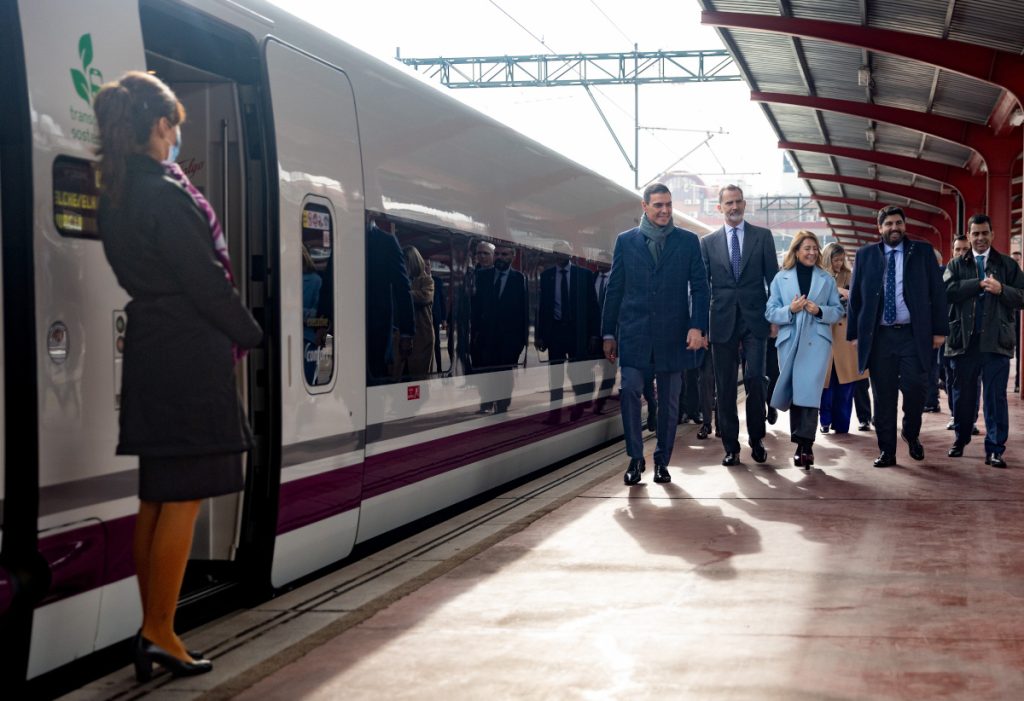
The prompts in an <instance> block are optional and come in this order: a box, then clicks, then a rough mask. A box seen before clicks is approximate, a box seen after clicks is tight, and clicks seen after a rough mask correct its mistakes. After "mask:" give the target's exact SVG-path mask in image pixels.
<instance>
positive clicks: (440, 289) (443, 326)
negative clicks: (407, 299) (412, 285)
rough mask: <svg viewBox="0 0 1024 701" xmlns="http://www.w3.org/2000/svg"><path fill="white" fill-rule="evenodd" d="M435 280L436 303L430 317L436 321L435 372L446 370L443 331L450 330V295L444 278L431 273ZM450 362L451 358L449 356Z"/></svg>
mask: <svg viewBox="0 0 1024 701" xmlns="http://www.w3.org/2000/svg"><path fill="white" fill-rule="evenodd" d="M430 277H431V279H432V280H433V281H434V304H433V306H432V307H431V309H430V319H431V321H433V323H434V372H438V373H440V372H444V365H443V364H442V363H441V335H442V334H441V332H442V331H444V332H447V330H448V297H447V295H445V292H444V279H443V278H442V277H441V276H440V275H431V276H430ZM448 362H449V363H451V359H450V358H449V361H448Z"/></svg>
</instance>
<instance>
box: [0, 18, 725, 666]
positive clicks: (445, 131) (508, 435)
mask: <svg viewBox="0 0 1024 701" xmlns="http://www.w3.org/2000/svg"><path fill="white" fill-rule="evenodd" d="M0 66H2V70H0V94H2V96H3V98H2V99H3V103H4V104H3V108H2V110H0V207H2V219H0V237H2V268H0V274H2V295H3V299H2V307H0V313H2V317H3V322H2V323H3V333H2V335H0V344H2V346H0V354H2V359H3V360H2V363H3V365H2V367H3V372H2V373H0V385H2V389H0V397H2V404H0V412H2V416H3V421H2V427H3V429H2V432H0V450H2V455H3V460H2V462H0V507H2V510H0V519H2V520H0V523H2V550H0V643H2V649H3V651H4V652H3V655H0V666H2V668H3V672H4V676H5V677H6V678H8V679H15V680H18V679H21V680H24V679H32V678H35V677H38V676H40V675H43V674H44V673H47V672H49V671H51V670H55V669H57V668H59V667H61V666H63V665H66V664H68V663H69V662H71V661H73V660H76V659H78V658H82V657H84V656H87V655H89V654H91V653H93V652H95V651H98V650H101V649H103V648H105V647H108V646H110V645H112V644H115V643H117V642H119V641H122V640H125V639H126V638H129V637H130V636H132V635H133V634H134V632H135V631H136V630H137V628H138V627H139V624H140V619H141V613H140V606H139V603H138V597H137V590H136V584H135V581H134V576H133V575H134V572H133V565H132V561H131V548H130V543H131V537H132V529H133V525H134V520H135V513H136V510H137V507H138V502H137V497H136V489H137V484H136V481H137V476H136V460H135V459H134V458H132V457H124V456H115V454H114V449H115V445H116V443H117V437H118V400H119V383H120V365H121V344H122V339H123V336H124V329H125V325H126V324H127V323H130V320H128V319H127V318H126V315H125V313H124V309H125V305H126V303H127V301H128V300H127V297H126V294H125V293H124V291H123V290H122V289H121V288H120V287H119V286H118V285H117V283H116V281H115V278H114V275H113V273H112V271H111V270H110V267H109V266H108V264H107V261H106V259H105V257H104V253H103V249H102V244H101V242H100V241H99V239H98V233H97V227H96V206H97V182H96V168H95V160H96V156H95V147H96V144H97V141H98V135H97V128H96V122H95V117H94V113H93V110H92V101H93V98H94V97H95V94H96V92H97V91H98V89H99V86H100V85H101V84H102V83H104V82H106V81H110V80H114V79H116V78H118V77H119V76H120V75H121V74H123V73H124V72H125V71H128V70H138V69H146V70H150V71H152V72H154V73H155V74H157V75H158V76H160V77H161V78H162V79H163V80H164V81H166V82H167V83H168V84H169V85H170V86H171V87H172V88H173V89H174V90H175V92H176V93H177V95H178V96H179V98H180V99H181V100H182V102H183V103H184V104H185V107H186V109H187V113H188V118H187V121H186V123H185V124H184V126H183V148H182V152H181V155H180V157H179V163H180V165H181V166H182V168H183V169H184V170H185V172H186V173H187V174H188V175H189V176H190V178H191V179H192V180H193V182H194V183H195V185H196V186H197V187H198V188H199V189H200V190H201V191H202V192H204V193H205V195H206V196H207V198H208V199H209V200H210V202H211V203H212V205H213V206H214V208H215V210H216V211H217V213H218V216H219V218H220V221H221V223H222V225H223V227H224V230H225V232H226V235H227V238H228V241H229V246H230V252H231V257H232V262H233V267H234V271H235V278H236V280H237V282H238V284H239V287H240V290H241V292H242V295H243V299H245V300H246V302H247V304H248V305H249V306H250V308H251V309H252V311H253V313H254V315H255V316H256V317H257V319H258V320H259V321H260V322H261V324H262V325H263V328H264V329H265V331H266V334H265V339H264V342H263V345H262V346H261V347H259V348H257V349H255V350H254V351H253V352H252V353H250V354H249V355H248V356H247V358H246V359H245V360H243V361H242V362H240V364H239V365H238V375H237V376H238V386H239V391H240V393H241V395H242V397H243V399H244V405H245V407H246V410H247V412H248V417H249V420H250V423H251V425H252V426H253V429H254V433H255V436H256V446H255V448H254V449H253V450H252V451H251V453H250V454H249V456H248V460H247V465H246V482H245V490H244V491H243V492H242V493H239V494H236V495H230V496H224V497H218V498H216V499H212V500H208V501H207V502H206V503H205V504H204V507H203V510H202V513H201V516H200V520H199V524H198V526H197V532H196V538H195V542H194V546H193V550H192V554H191V559H190V563H189V569H188V573H187V576H186V584H185V589H184V593H183V597H184V598H183V600H184V601H191V600H196V599H199V598H201V597H204V596H207V595H210V594H211V593H212V592H218V591H219V592H223V591H224V589H225V588H229V587H237V588H238V590H239V591H240V592H244V593H245V595H246V598H245V599H244V600H247V601H255V600H258V598H259V597H267V596H271V595H272V594H273V592H274V591H275V589H279V588H281V587H285V586H286V585H288V583H290V582H293V581H295V580H296V579H297V578H300V577H303V576H305V575H307V574H309V573H312V572H314V571H316V570H318V569H320V568H322V567H324V566H326V565H328V564H330V563H333V562H336V561H338V560H340V559H342V558H345V557H346V556H347V555H348V554H349V553H350V551H351V550H352V548H353V546H354V544H356V543H360V542H363V541H366V540H368V539H371V538H374V537H375V536H379V535H381V534H383V533H386V532H388V531H390V530H392V529H395V528H396V527H399V526H401V525H403V524H407V523H409V522H412V521H414V520H416V519H419V518H421V517H423V516H425V515H428V514H431V513H432V512H435V511H437V510H439V509H442V508H444V507H447V506H450V505H452V504H455V503H457V502H460V501H462V500H465V499H467V498H469V497H471V496H473V495H476V494H479V493H481V492H484V491H486V490H489V489H493V488H495V487H496V486H499V485H501V484H503V483H505V482H508V481H509V480H512V479H515V478H517V477H519V476H522V475H524V474H527V473H529V472H531V471H534V470H536V469H537V468H538V467H541V466H544V465H549V464H551V463H553V462H555V461H558V460H560V459H562V458H565V457H567V456H570V455H572V454H575V453H577V452H579V451H582V450H585V449H587V448H588V447H591V446H594V445H596V444H599V443H601V442H603V441H607V440H609V439H611V438H614V437H615V436H617V435H619V434H620V433H621V426H620V422H619V419H618V412H617V403H616V398H615V397H614V396H613V394H614V384H615V368H614V367H612V366H611V365H609V364H608V363H606V362H605V361H603V360H602V359H601V358H600V357H599V354H598V353H594V354H593V355H592V356H591V358H590V359H588V360H580V361H577V362H574V363H570V364H569V365H568V367H566V366H564V365H560V364H549V363H548V362H547V356H546V354H544V353H539V352H538V351H537V350H536V348H535V347H534V345H533V344H532V343H530V344H529V345H528V346H527V349H526V350H525V352H524V353H523V355H522V357H521V358H520V360H519V362H518V363H516V364H515V366H514V367H506V368H503V369H488V368H487V367H480V365H479V363H477V364H476V366H475V367H474V364H473V357H472V355H473V353H472V349H471V348H469V347H467V344H470V345H471V342H470V341H469V340H468V339H471V334H472V329H471V328H468V326H467V325H469V324H470V323H471V321H470V313H469V312H470V310H469V306H470V304H469V300H470V299H471V293H472V292H473V290H472V287H473V276H474V274H475V273H474V272H473V268H474V265H476V266H481V265H483V264H482V263H480V262H479V261H474V260H473V255H474V252H475V251H476V249H477V248H478V247H479V246H480V243H481V242H490V243H498V242H505V243H510V244H511V245H512V247H513V249H514V260H513V264H512V267H513V268H514V269H516V270H519V271H521V272H523V273H524V275H525V277H526V280H527V289H528V298H529V304H528V307H529V308H528V312H527V315H528V316H527V320H526V323H527V325H528V327H529V328H530V329H532V328H533V327H534V324H535V320H536V318H537V313H538V310H537V304H538V289H539V288H538V286H539V276H540V272H541V270H543V269H544V268H546V267H549V266H550V265H551V264H552V261H553V260H556V256H557V255H558V253H559V251H564V249H565V247H566V246H568V247H569V248H570V249H571V252H572V254H573V255H574V256H575V260H576V261H577V262H578V263H579V264H580V265H581V266H583V267H589V268H591V269H594V268H596V267H597V266H598V265H599V262H600V261H601V260H602V259H604V258H605V257H606V256H607V252H608V251H610V250H611V248H612V246H613V242H614V238H615V236H616V234H617V233H619V232H621V231H623V230H626V229H629V228H631V227H633V226H635V225H636V223H637V220H638V218H639V214H640V207H639V197H638V195H637V194H636V193H634V192H631V191H629V190H626V189H623V188H621V187H619V186H617V185H615V184H613V183H611V182H609V181H608V180H605V179H603V178H601V177H599V176H598V175H596V174H594V173H593V172H591V171H588V170H587V169H585V168H582V167H580V166H579V165H577V164H575V163H573V162H571V161H569V160H567V159H565V158H563V157H561V156H559V155H557V154H555V153H553V152H552V151H550V150H549V149H547V148H545V147H543V146H540V145H539V144H537V143H535V142H533V141H531V140H529V139H527V138H525V137H523V136H521V135H519V134H517V133H516V132H514V131H512V130H510V129H508V128H506V127H504V126H502V125H501V124H499V123H497V122H496V121H494V120H492V119H490V118H489V117H487V116H484V115H482V114H480V113H478V112H476V111H474V110H472V109H469V108H467V107H465V106H463V105H461V104H460V103H458V102H457V101H455V100H453V99H451V98H449V97H447V96H445V95H443V94H441V92H440V91H439V90H438V89H436V88H434V87H433V86H430V85H427V84H425V83H424V82H423V81H422V80H421V79H419V78H416V77H414V76H411V75H409V74H408V73H407V72H406V70H405V69H404V68H402V67H398V66H391V65H387V64H385V63H383V62H381V61H379V60H377V59H375V58H372V57H369V56H367V55H366V54H364V53H362V52H360V51H358V50H355V49H354V48H352V47H350V46H348V45H346V44H344V43H343V42H341V41H339V40H337V39H336V38H334V37H332V36H329V35H328V34H326V33H324V32H322V31H320V30H318V29H316V28H315V27H312V26H310V25H308V24H305V23H302V22H300V21H299V20H297V19H295V18H294V17H292V16H290V15H288V14H287V13H284V12H282V11H281V10H279V9H278V8H276V7H274V6H272V5H269V4H267V3H264V2H260V1H258V0H237V1H236V0H76V2H74V3H69V2H66V0H0ZM680 223H681V224H682V225H684V226H687V227H688V228H690V229H693V230H696V231H698V232H705V228H704V227H703V226H702V225H701V224H700V223H699V222H695V221H690V222H686V223H684V222H680ZM371 229H380V230H381V231H382V232H384V234H386V235H388V236H394V237H396V238H397V239H398V242H399V243H400V245H401V246H403V247H405V246H414V247H416V248H417V250H418V251H419V252H420V253H421V255H422V258H423V259H425V260H426V261H427V263H428V265H429V268H430V272H431V275H432V277H433V280H434V283H435V298H434V303H433V309H434V311H435V314H434V317H435V319H434V325H435V332H436V338H437V341H438V342H437V344H436V345H437V348H436V349H435V354H434V358H432V360H431V363H430V367H429V369H428V370H426V371H425V372H424V371H421V372H419V373H418V374H415V375H413V374H410V373H409V372H408V371H407V370H406V369H403V368H394V367H392V366H389V365H388V364H387V361H388V359H387V358H376V359H375V358H369V357H368V352H369V351H368V348H370V347H371V346H372V344H370V343H368V339H367V334H368V331H367V329H368V328H369V327H370V322H371V321H372V319H371V318H370V317H372V316H373V315H376V314H378V313H381V312H380V310H381V309H385V310H387V309H389V307H390V304H388V303H391V304H393V303H394V300H386V303H385V304H383V306H382V305H381V301H382V300H379V299H367V296H368V295H367V290H368V289H370V282H371V281H373V280H374V279H375V276H376V275H379V274H383V273H382V272H381V270H380V269H379V268H378V264H377V262H375V261H374V260H370V259H368V258H367V243H366V242H367V236H368V232H369V231H370V230H371ZM313 278H316V280H314V279H313ZM311 282H313V283H315V287H316V288H317V293H316V295H315V300H314V301H312V302H311V301H310V297H311V295H310V290H311V286H310V283H311ZM384 313H388V312H384ZM513 322H514V320H510V323H513ZM388 331H390V329H388ZM384 345H386V346H388V347H393V345H394V344H388V343H385V344H384ZM391 359H392V360H393V359H394V354H393V353H392V355H391ZM375 360H376V361H380V362H379V363H377V364H376V366H377V367H384V368H385V370H383V371H380V370H378V371H372V370H371V368H372V367H375V363H374V361H375ZM499 400H501V402H500V403H499V404H497V405H496V404H495V402H496V401H499ZM495 406H501V407H502V410H501V411H495V410H493V408H494V407H495ZM505 409H507V410H505Z"/></svg>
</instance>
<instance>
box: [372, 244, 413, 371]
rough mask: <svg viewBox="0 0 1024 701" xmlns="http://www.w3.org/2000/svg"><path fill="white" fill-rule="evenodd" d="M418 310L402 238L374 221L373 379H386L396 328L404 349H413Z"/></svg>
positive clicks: (392, 353)
mask: <svg viewBox="0 0 1024 701" xmlns="http://www.w3.org/2000/svg"><path fill="white" fill-rule="evenodd" d="M414 314H415V311H414V309H413V306H412V292H411V289H410V286H409V273H408V272H407V271H406V269H405V256H404V255H403V254H402V248H401V247H400V246H399V245H398V239H396V238H395V237H394V236H392V235H391V234H389V233H387V232H385V231H383V230H382V229H379V228H378V227H377V225H376V224H370V226H369V227H368V228H367V232H366V367H367V369H368V370H369V372H370V381H371V382H373V381H377V382H382V381H384V380H385V378H386V377H387V376H388V364H389V363H390V362H391V359H392V357H393V355H394V349H393V348H392V347H391V339H392V333H391V332H392V329H394V328H397V329H398V333H399V344H400V346H401V349H402V350H403V351H406V352H407V351H409V350H411V349H412V337H413V336H414V335H415V334H416V319H415V316H414Z"/></svg>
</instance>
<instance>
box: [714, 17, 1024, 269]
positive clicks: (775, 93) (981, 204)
mask: <svg viewBox="0 0 1024 701" xmlns="http://www.w3.org/2000/svg"><path fill="white" fill-rule="evenodd" d="M698 2H699V3H700V5H701V7H702V9H703V10H704V12H703V13H702V21H703V23H704V24H707V25H712V26H715V27H716V28H717V29H718V32H719V34H720V35H721V37H722V40H723V41H724V43H725V45H726V47H727V48H728V49H729V51H730V52H731V53H732V55H733V57H734V59H735V61H736V64H737V66H739V68H740V71H741V73H742V74H743V77H744V79H745V80H746V81H747V83H748V84H749V86H750V89H751V98H752V99H753V100H755V101H757V102H759V103H760V104H761V107H762V109H763V110H764V113H765V115H766V116H767V118H768V120H769V122H770V123H771V125H772V127H773V128H774V130H775V132H776V134H777V135H778V138H779V146H780V148H783V149H785V150H786V151H787V153H788V155H789V158H790V159H791V161H792V163H793V165H794V167H795V168H796V169H797V171H798V173H799V175H800V177H801V178H803V179H804V181H805V182H806V184H807V187H808V189H809V191H810V192H811V194H812V196H813V197H815V198H816V199H817V201H818V205H819V207H820V209H821V213H822V216H823V217H824V218H825V219H826V220H827V221H828V222H829V224H830V226H831V227H832V230H833V232H834V233H835V235H836V237H837V238H838V239H839V240H840V241H843V242H844V243H846V244H849V245H850V246H851V247H853V248H857V247H858V246H859V245H860V244H861V243H864V242H865V241H874V240H877V233H876V232H877V230H876V229H875V227H874V226H873V224H872V223H871V222H872V221H873V217H874V216H875V214H876V212H877V210H878V208H879V207H880V206H882V205H884V204H898V205H900V206H903V207H904V208H906V209H907V210H908V218H909V220H910V222H911V223H913V224H914V225H915V226H914V228H913V230H912V235H916V236H918V237H921V238H925V239H926V240H930V241H932V243H933V244H934V245H936V246H937V247H939V248H940V249H941V250H943V251H944V252H947V253H948V251H949V246H950V238H951V234H952V233H953V231H954V230H957V228H958V227H960V226H962V225H963V224H962V222H963V218H964V217H965V215H966V216H970V214H972V213H973V212H975V211H987V212H988V213H989V214H990V215H992V216H993V222H994V224H995V226H994V228H995V229H996V233H997V239H996V243H997V247H1001V248H1002V249H1003V250H1006V243H1008V237H1009V234H1008V233H1007V232H1008V231H1009V233H1012V234H1019V233H1020V231H1021V198H1020V194H1021V177H1020V175H1021V161H1020V157H1021V151H1022V147H1024V137H1022V130H1021V126H1020V125H1021V122H1022V121H1024V112H1022V111H1021V101H1022V100H1024V56H1022V54H1024V2H1022V1H1021V0H698ZM958 200H960V204H958ZM865 220H866V221H865ZM1000 230H1001V231H1000ZM1000 242H1002V243H1003V245H1002V246H999V243H1000Z"/></svg>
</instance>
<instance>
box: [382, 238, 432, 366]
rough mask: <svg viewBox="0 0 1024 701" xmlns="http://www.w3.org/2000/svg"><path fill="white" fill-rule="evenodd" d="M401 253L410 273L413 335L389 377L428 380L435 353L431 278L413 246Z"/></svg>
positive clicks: (399, 355)
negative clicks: (413, 319) (414, 330)
mask: <svg viewBox="0 0 1024 701" xmlns="http://www.w3.org/2000/svg"><path fill="white" fill-rule="evenodd" d="M402 253H403V254H404V255H405V269H406V270H407V271H408V272H409V285H410V287H411V291H412V306H413V309H414V311H415V315H416V333H415V335H414V336H413V337H412V347H411V348H410V349H409V351H408V352H403V351H401V350H400V351H399V353H398V354H397V356H396V358H395V362H394V363H393V364H392V366H391V378H392V379H393V380H395V381H398V380H400V379H402V378H403V377H407V378H409V379H423V378H425V377H427V375H429V374H430V361H431V358H432V356H433V354H434V312H433V308H434V278H433V277H431V276H430V268H428V267H427V264H426V262H424V260H423V256H422V255H421V254H420V252H419V250H418V249H417V248H416V247H415V246H406V247H405V248H403V249H402ZM396 333H397V331H396ZM399 345H401V344H399Z"/></svg>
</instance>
